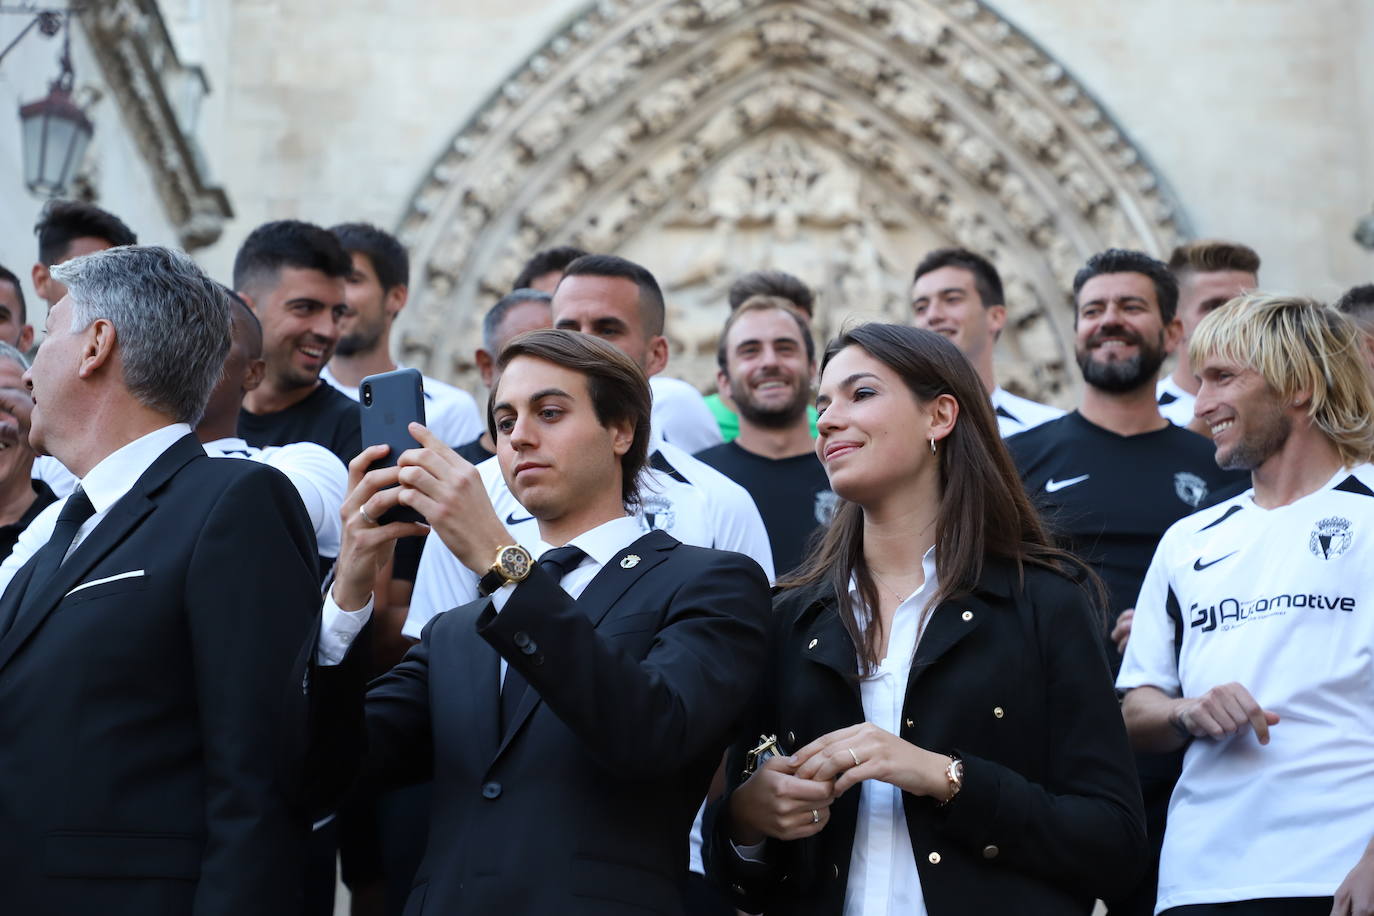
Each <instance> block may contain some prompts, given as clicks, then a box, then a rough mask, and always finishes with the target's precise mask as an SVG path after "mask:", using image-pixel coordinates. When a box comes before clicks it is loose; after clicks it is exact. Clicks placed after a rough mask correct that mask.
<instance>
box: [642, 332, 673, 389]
mask: <svg viewBox="0 0 1374 916" xmlns="http://www.w3.org/2000/svg"><path fill="white" fill-rule="evenodd" d="M666 368H668V338H666V337H664V336H663V335H662V334H659V335H658V336H657V337H654V338H651V339H650V340H649V358H648V359H647V360H646V361H645V366H644V374H645V375H646V376H648V377H649V378H653V377H654V376H655V375H658V374H659V373H660V372H662V371H663V370H664V369H666Z"/></svg>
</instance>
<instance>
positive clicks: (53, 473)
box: [29, 455, 81, 499]
mask: <svg viewBox="0 0 1374 916" xmlns="http://www.w3.org/2000/svg"><path fill="white" fill-rule="evenodd" d="M29 477H31V478H33V479H34V480H41V481H43V482H44V483H45V484H47V485H48V489H50V490H52V491H53V493H54V494H55V495H56V496H57V498H58V499H61V498H62V497H64V496H71V495H72V491H73V490H75V489H76V485H77V484H78V483H80V482H81V481H79V480H77V479H76V475H75V474H73V473H72V472H71V471H69V470H67V466H66V465H65V464H63V463H62V462H60V461H58V460H57V459H56V458H54V457H53V456H51V455H39V456H38V457H37V458H35V459H33V470H32V471H30V472H29Z"/></svg>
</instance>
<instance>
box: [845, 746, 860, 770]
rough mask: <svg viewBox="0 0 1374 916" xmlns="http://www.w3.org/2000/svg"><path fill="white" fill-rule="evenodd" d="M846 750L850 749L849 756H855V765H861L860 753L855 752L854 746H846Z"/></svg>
mask: <svg viewBox="0 0 1374 916" xmlns="http://www.w3.org/2000/svg"><path fill="white" fill-rule="evenodd" d="M845 750H847V751H849V756H850V757H853V758H854V765H855V766H858V765H859V755H858V754H856V753H854V748H852V747H847V748H845Z"/></svg>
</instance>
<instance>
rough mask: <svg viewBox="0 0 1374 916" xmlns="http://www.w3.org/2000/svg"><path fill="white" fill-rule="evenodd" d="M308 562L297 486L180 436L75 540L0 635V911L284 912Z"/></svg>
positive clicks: (306, 634)
mask: <svg viewBox="0 0 1374 916" xmlns="http://www.w3.org/2000/svg"><path fill="white" fill-rule="evenodd" d="M314 558H315V544H314V535H313V534H312V532H311V528H310V523H309V519H308V518H307V516H306V513H305V509H304V507H303V506H302V505H301V503H300V498H299V497H298V496H297V495H296V492H295V490H294V488H293V487H292V486H291V483H290V481H288V480H287V479H286V477H284V476H282V475H281V474H280V473H278V472H277V471H275V470H273V469H271V468H268V467H266V466H265V465H260V464H257V463H256V462H250V461H226V460H223V459H216V458H209V457H206V455H205V452H204V451H203V450H202V449H201V447H200V444H199V443H198V442H197V441H196V440H195V438H194V437H193V436H187V437H185V438H183V439H181V440H179V441H177V442H176V443H174V444H173V445H172V446H171V447H170V448H168V449H167V451H165V452H163V454H162V455H161V456H160V457H159V458H158V459H157V460H156V461H155V462H154V463H153V465H152V466H151V467H150V468H149V469H148V470H147V471H146V472H145V473H144V474H143V476H142V477H141V478H140V479H139V480H138V482H137V483H136V484H135V485H134V487H133V489H132V490H130V491H129V492H128V493H127V494H126V495H125V496H124V497H123V498H122V499H120V500H119V501H118V502H117V503H116V504H115V505H114V507H113V508H112V509H111V510H110V513H109V515H108V516H106V517H105V518H104V519H103V520H102V521H101V522H100V524H99V525H97V526H96V528H95V529H94V530H93V531H92V532H91V533H90V535H89V536H88V537H87V538H86V539H85V540H84V541H82V543H81V544H80V545H78V547H77V548H76V550H75V551H74V552H73V553H72V555H71V556H70V557H69V558H68V560H67V561H66V563H64V564H63V565H62V567H61V569H60V570H59V571H58V572H57V573H56V575H55V578H54V579H53V580H51V582H50V584H49V586H48V587H47V588H46V589H44V590H43V598H42V600H41V602H40V604H39V605H38V606H37V608H35V609H32V610H30V611H27V612H26V613H25V616H24V617H22V618H21V619H20V620H19V621H18V622H17V623H16V624H15V626H14V628H13V629H12V630H10V632H9V633H8V634H7V635H6V636H5V638H4V639H3V640H0V912H4V913H14V914H23V916H49V914H51V916H75V914H88V913H91V914H94V913H99V914H101V916H108V914H114V916H123V914H128V916H148V914H154V913H156V914H195V916H214V914H225V916H230V914H233V916H242V914H247V913H252V914H255V916H260V914H278V913H280V914H283V916H286V914H290V916H297V914H298V913H299V912H300V897H301V887H300V883H301V871H302V867H303V866H302V857H301V848H302V844H303V841H304V838H305V836H306V834H307V832H308V830H309V819H308V817H307V816H306V814H305V812H303V811H301V810H299V808H298V807H297V805H296V804H295V802H294V801H293V796H294V794H295V793H296V791H297V790H298V789H299V782H300V779H301V773H300V772H299V769H300V767H301V759H300V752H301V751H302V750H303V748H304V744H303V741H302V739H301V736H302V735H303V734H304V730H305V726H306V724H307V723H306V719H305V715H306V709H305V702H306V701H305V697H304V696H303V685H302V681H301V678H300V676H299V673H300V668H299V665H300V663H301V661H302V653H303V650H304V649H305V647H307V646H308V644H309V642H310V637H311V634H312V630H313V627H314V623H315V618H316V614H317V611H318V604H319V591H318V585H317V579H316V574H315V569H314ZM31 565H32V564H31V563H30V564H29V565H26V566H25V567H23V568H22V569H20V570H19V572H18V573H17V574H16V576H15V579H14V582H13V583H12V585H11V589H16V588H21V587H23V586H24V583H25V582H26V581H27V579H28V577H29V573H30V567H31ZM124 573H132V575H129V576H127V577H124V578H110V577H117V576H120V574H124ZM102 579H109V581H106V582H103V583H102V584H96V585H92V586H90V587H82V586H83V585H84V584H86V583H91V582H97V581H98V580H102ZM312 648H313V647H312ZM293 672H295V676H294V677H293Z"/></svg>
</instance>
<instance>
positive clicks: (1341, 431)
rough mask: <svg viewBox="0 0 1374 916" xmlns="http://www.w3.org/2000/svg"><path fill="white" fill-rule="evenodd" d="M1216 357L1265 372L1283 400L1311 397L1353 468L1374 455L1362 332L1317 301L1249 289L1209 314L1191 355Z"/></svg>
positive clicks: (1313, 413) (1373, 408)
mask: <svg viewBox="0 0 1374 916" xmlns="http://www.w3.org/2000/svg"><path fill="white" fill-rule="evenodd" d="M1208 356H1219V357H1221V358H1222V359H1225V360H1228V361H1230V362H1233V363H1236V364H1238V365H1242V366H1248V367H1250V368H1251V369H1253V370H1254V371H1255V372H1257V373H1258V374H1259V375H1260V377H1261V378H1263V379H1264V381H1265V383H1266V384H1268V386H1269V389H1270V390H1271V391H1273V392H1275V393H1276V394H1277V395H1278V396H1279V398H1280V399H1281V400H1283V401H1290V400H1292V399H1294V398H1295V397H1296V396H1298V395H1299V394H1300V393H1301V394H1306V395H1309V396H1310V400H1309V401H1308V404H1307V415H1308V416H1309V417H1311V418H1312V422H1313V424H1314V425H1316V427H1317V428H1318V429H1320V430H1321V431H1322V433H1324V434H1325V435H1326V437H1327V438H1328V439H1330V440H1331V442H1332V444H1333V445H1335V446H1336V449H1337V450H1338V451H1339V452H1340V455H1341V460H1342V461H1343V462H1345V464H1346V466H1352V465H1356V464H1363V463H1365V462H1367V461H1370V460H1371V459H1374V378H1371V376H1370V370H1369V367H1368V366H1367V365H1366V364H1365V361H1364V359H1363V357H1362V356H1361V353H1360V331H1359V329H1358V328H1357V327H1356V326H1355V324H1354V322H1352V321H1351V320H1350V319H1349V318H1347V317H1346V316H1345V315H1342V314H1341V313H1340V312H1338V311H1336V310H1335V309H1333V308H1331V307H1330V306H1327V305H1324V304H1322V303H1321V302H1318V301H1316V300H1315V299H1307V298H1304V297H1302V296H1275V295H1269V294H1266V293H1247V294H1246V295H1244V296H1239V297H1237V298H1235V299H1232V300H1231V301H1230V302H1228V303H1226V304H1225V305H1223V306H1222V307H1221V308H1218V309H1216V310H1215V311H1213V312H1211V313H1210V314H1209V315H1207V316H1206V317H1204V318H1203V319H1202V321H1201V322H1199V323H1198V326H1197V329H1196V330H1194V331H1193V337H1192V340H1191V341H1189V343H1188V358H1189V359H1190V360H1192V364H1193V365H1194V366H1201V365H1202V364H1203V360H1204V359H1205V358H1206V357H1208Z"/></svg>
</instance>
